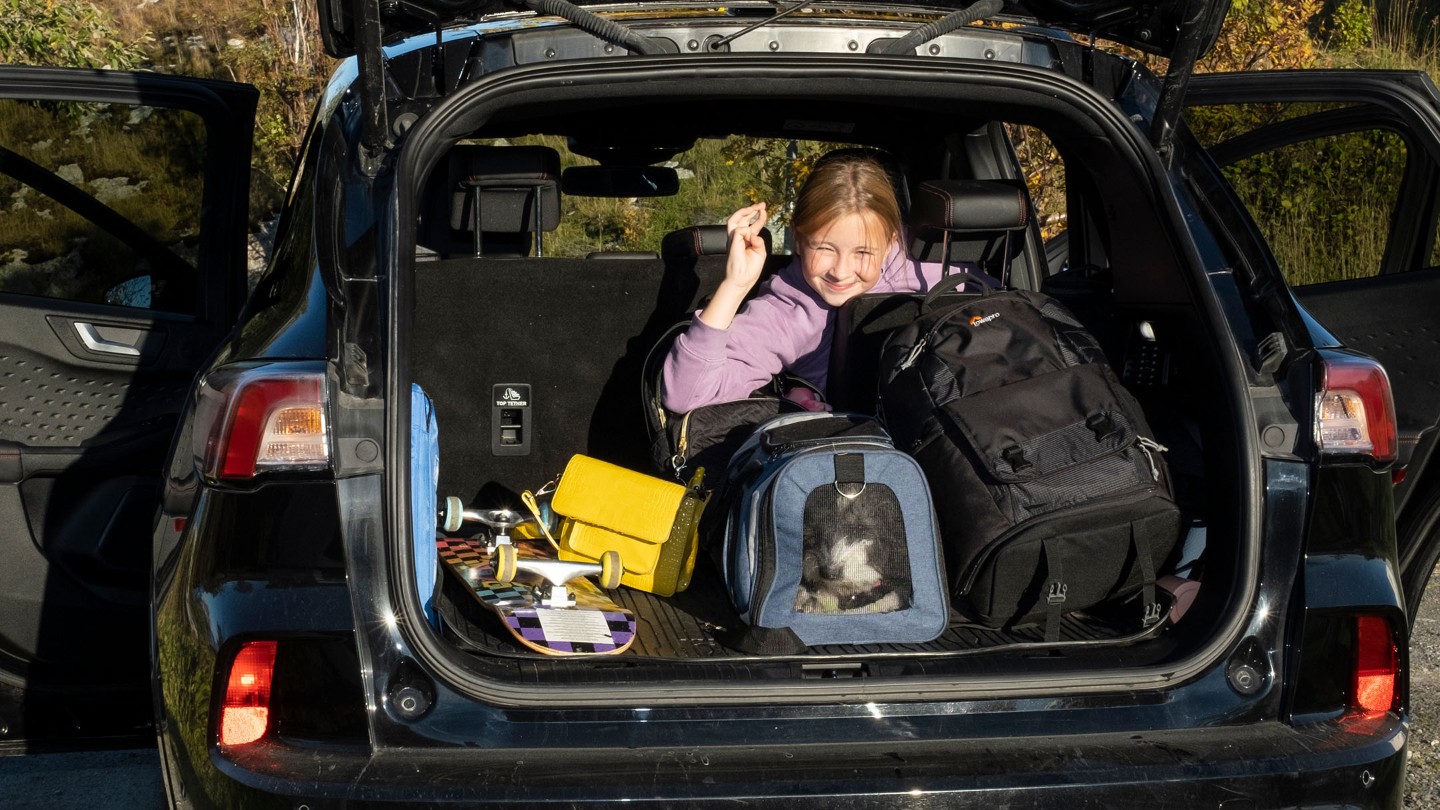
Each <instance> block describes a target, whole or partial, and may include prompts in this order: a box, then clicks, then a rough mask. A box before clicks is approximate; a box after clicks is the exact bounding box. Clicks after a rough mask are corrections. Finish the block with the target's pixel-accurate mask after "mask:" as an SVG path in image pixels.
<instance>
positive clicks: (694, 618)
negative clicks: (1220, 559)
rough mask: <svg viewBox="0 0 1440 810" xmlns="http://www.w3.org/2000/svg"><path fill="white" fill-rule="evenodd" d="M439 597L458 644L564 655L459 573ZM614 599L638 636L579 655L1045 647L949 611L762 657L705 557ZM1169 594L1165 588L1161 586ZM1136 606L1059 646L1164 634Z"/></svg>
mask: <svg viewBox="0 0 1440 810" xmlns="http://www.w3.org/2000/svg"><path fill="white" fill-rule="evenodd" d="M442 581H443V586H442V591H441V594H440V596H439V597H438V598H437V599H436V602H437V606H438V608H439V612H440V616H441V621H442V624H443V626H444V629H445V632H446V634H447V636H449V637H450V638H451V639H452V640H453V641H454V642H455V643H456V644H457V645H458V646H459V647H461V648H462V649H467V650H470V651H472V652H477V653H484V654H488V655H495V656H502V657H506V658H518V659H530V660H542V661H547V662H559V661H561V660H565V659H557V658H554V657H552V656H548V655H544V654H541V653H536V652H532V651H530V650H528V649H526V648H524V647H522V646H520V645H519V644H518V643H516V642H515V641H514V640H513V638H512V637H511V636H510V634H509V632H508V631H506V630H505V628H504V627H503V626H501V624H500V620H499V618H498V617H497V616H496V615H495V614H494V613H493V612H491V611H490V610H488V609H486V608H484V607H482V606H481V605H480V604H479V603H478V602H476V600H475V599H474V598H473V596H472V595H471V594H470V593H469V592H468V591H467V589H466V588H465V586H464V585H462V584H461V583H460V582H459V580H457V579H456V578H455V577H454V576H452V575H449V574H447V575H446V576H444V577H443V580H442ZM613 597H614V599H615V602H616V603H617V604H619V605H621V606H622V607H625V608H628V609H630V610H631V611H633V612H634V613H635V617H636V631H637V632H636V639H635V643H634V644H633V645H632V646H631V648H630V649H629V650H627V651H625V652H624V653H621V654H620V655H618V656H579V657H581V658H589V659H591V660H594V659H609V660H612V661H614V660H621V659H636V658H644V659H653V660H677V659H679V660H687V661H694V660H705V661H714V662H717V663H718V662H721V661H737V660H746V661H777V660H785V659H796V660H807V659H813V658H816V657H827V658H834V657H852V656H853V657H863V658H866V659H874V658H886V657H901V656H903V657H918V658H927V657H935V656H944V657H949V656H953V655H956V654H961V653H978V652H993V651H995V650H996V649H998V648H1002V647H1029V646H1037V647H1038V646H1046V645H1045V644H1044V637H1045V628H1044V626H1043V625H1038V624H1035V625H1028V626H1023V627H1014V628H1005V629H1000V630H995V629H990V628H987V627H981V626H979V625H976V624H971V623H968V622H966V621H965V620H964V619H963V617H961V616H959V615H958V614H956V613H955V612H954V611H952V612H951V622H950V626H949V627H948V628H947V629H946V631H945V632H944V633H943V634H942V635H941V636H940V638H938V639H936V640H934V641H931V642H929V643H926V644H881V645H869V646H846V645H828V646H818V647H811V648H809V649H808V650H806V652H805V653H804V654H802V655H799V656H790V655H787V656H760V655H754V654H751V653H745V652H741V651H738V650H734V649H731V648H729V647H726V646H725V645H724V644H723V643H722V642H721V641H720V639H721V638H724V637H725V633H726V631H733V630H736V629H739V628H741V627H742V626H743V625H742V623H741V621H740V618H739V616H738V615H737V614H736V612H735V609H734V608H733V607H732V606H731V603H730V598H729V596H728V595H727V594H726V593H725V589H724V586H723V584H722V582H721V580H720V578H719V576H718V574H716V573H715V570H714V568H713V567H712V566H711V565H709V564H708V563H707V562H706V561H705V560H704V559H703V558H702V560H701V562H700V564H699V567H698V568H697V570H696V571H695V576H694V579H693V580H692V582H691V584H690V587H689V589H687V590H685V591H684V592H682V593H678V594H676V595H674V596H671V597H660V596H655V595H654V594H650V593H645V592H643V591H637V590H634V589H632V588H620V589H619V590H617V591H616V592H615V593H614V594H613ZM1162 598H1163V593H1162ZM1138 610H1139V609H1138V608H1135V609H1134V610H1117V611H1115V614H1116V615H1114V616H1109V615H1105V616H1102V615H1091V614H1086V613H1072V614H1069V615H1067V616H1065V617H1064V618H1063V619H1062V621H1061V627H1060V639H1061V641H1060V644H1061V645H1075V644H1081V645H1091V644H1094V643H1096V642H1130V641H1136V640H1139V639H1141V638H1146V637H1149V636H1151V635H1154V634H1156V633H1158V632H1159V631H1160V630H1161V629H1162V628H1163V627H1165V623H1163V622H1162V623H1160V624H1158V625H1155V626H1153V627H1151V628H1148V629H1143V630H1141V629H1138V624H1139V623H1138V621H1137V620H1136V616H1137V614H1138Z"/></svg>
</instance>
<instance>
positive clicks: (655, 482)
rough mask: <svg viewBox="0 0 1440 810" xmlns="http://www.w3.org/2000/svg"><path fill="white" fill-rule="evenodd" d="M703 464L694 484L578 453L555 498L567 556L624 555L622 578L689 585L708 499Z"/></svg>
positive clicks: (639, 584)
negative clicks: (704, 488) (705, 490)
mask: <svg viewBox="0 0 1440 810" xmlns="http://www.w3.org/2000/svg"><path fill="white" fill-rule="evenodd" d="M704 474H705V473H704V470H697V471H696V473H695V476H694V477H693V478H692V479H690V483H689V485H688V486H682V485H680V484H677V483H673V482H670V481H666V480H664V479H661V478H655V477H653V476H649V475H645V474H643V473H638V472H635V471H634V470H629V469H626V468H624V467H618V466H616V465H614V464H610V463H608V462H604V461H600V460H599V459H594V458H590V457H589V456H580V455H577V456H573V457H571V459H570V462H569V463H568V464H566V465H565V472H564V473H563V474H562V475H561V476H560V484H559V487H558V488H557V489H556V490H555V496H554V499H553V500H552V501H551V502H550V505H551V508H552V509H554V510H555V513H556V514H558V515H561V516H562V518H563V519H562V520H561V521H560V559H562V560H577V561H584V562H597V561H598V560H599V559H600V555H601V554H604V553H605V552H606V551H612V550H613V551H616V552H619V554H620V564H621V566H622V567H623V568H624V573H622V574H621V575H620V584H622V585H628V586H630V587H632V588H637V589H639V590H642V591H649V592H650V593H653V594H657V595H659V596H670V595H672V594H675V593H678V592H680V591H683V590H685V588H687V587H688V586H689V585H690V574H691V573H692V572H693V571H694V570H695V554H696V546H697V542H698V537H699V526H700V513H701V511H702V510H703V509H704V508H705V503H706V501H707V500H708V498H709V495H708V493H705V492H703V491H702V490H701V482H702V481H703V480H704Z"/></svg>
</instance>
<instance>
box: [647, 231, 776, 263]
mask: <svg viewBox="0 0 1440 810" xmlns="http://www.w3.org/2000/svg"><path fill="white" fill-rule="evenodd" d="M760 238H761V239H762V240H764V242H765V252H766V253H769V252H770V230H769V229H768V228H767V229H765V230H762V231H760ZM729 249H730V240H729V239H728V238H727V235H726V233H725V226H724V225H692V226H690V227H688V228H681V229H680V230H678V231H671V232H670V233H667V234H665V238H664V239H662V240H660V255H661V256H662V257H664V258H666V259H695V258H699V257H701V256H724V255H725V254H726V253H727V252H729Z"/></svg>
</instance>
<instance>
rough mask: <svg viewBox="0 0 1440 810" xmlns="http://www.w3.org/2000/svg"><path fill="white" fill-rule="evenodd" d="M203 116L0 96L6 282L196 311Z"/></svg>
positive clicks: (38, 292)
mask: <svg viewBox="0 0 1440 810" xmlns="http://www.w3.org/2000/svg"><path fill="white" fill-rule="evenodd" d="M204 144H205V136H204V125H203V122H202V121H201V119H200V118H199V117H198V116H195V115H193V114H191V113H186V112H181V111H176V110H165V109H160V108H155V107H145V106H129V105H123V104H78V103H49V102H29V101H16V100H11V99H0V292H3V293H18V294H22V295H35V296H44V297H47V298H56V299H64V300H68V301H76V302H84V303H90V304H110V305H114V306H121V307H131V308H142V309H157V310H164V311H169V312H181V313H191V312H193V311H194V308H195V300H196V299H195V294H194V293H195V273H196V270H195V247H196V245H195V241H196V239H197V238H198V236H199V216H200V210H201V202H202V195H203V176H204V156H205V150H204Z"/></svg>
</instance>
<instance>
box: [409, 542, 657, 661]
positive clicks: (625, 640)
mask: <svg viewBox="0 0 1440 810" xmlns="http://www.w3.org/2000/svg"><path fill="white" fill-rule="evenodd" d="M512 542H513V543H514V545H515V550H516V552H517V556H518V557H519V559H520V561H521V567H520V570H519V571H517V572H516V574H515V578H514V579H513V580H512V581H510V582H500V581H498V580H497V578H496V576H495V567H494V564H493V563H492V561H491V559H490V556H491V555H489V554H487V553H486V550H485V539H484V538H483V537H476V538H464V537H447V536H441V537H439V538H438V539H437V540H436V548H437V551H438V552H439V556H440V560H441V561H442V562H444V563H445V567H446V568H448V569H449V570H450V572H451V573H452V574H454V575H455V576H457V577H459V578H460V581H461V582H463V583H464V584H465V585H466V587H467V588H468V589H469V590H470V592H471V593H472V594H474V595H475V599H476V600H477V601H479V602H480V604H482V605H484V606H485V607H486V608H488V609H490V610H492V611H494V612H495V613H496V614H497V615H498V616H499V617H500V619H501V622H502V623H503V624H504V625H505V629H506V630H509V631H510V634H511V635H512V636H514V637H515V640H516V641H518V642H520V643H521V644H522V645H524V646H525V647H527V648H529V649H531V650H534V651H535V652H539V653H544V654H546V655H616V654H618V653H622V652H624V651H625V650H627V649H629V648H630V645H631V644H632V643H633V642H634V641H635V614H633V613H631V612H630V611H628V610H626V609H624V608H622V607H620V606H618V605H616V604H615V603H614V602H613V601H611V600H610V597H608V596H606V594H605V592H604V591H603V590H601V588H600V586H598V585H596V584H595V583H594V582H592V581H591V580H590V579H589V578H588V577H585V576H577V577H575V578H573V579H571V580H569V581H568V582H566V583H565V588H566V589H567V590H568V591H569V592H570V594H571V595H572V596H573V597H574V600H575V601H574V604H573V605H569V606H551V605H547V604H545V602H544V600H543V598H542V594H543V592H544V586H545V585H546V584H547V583H546V581H545V578H544V577H542V576H540V575H538V574H535V573H532V572H530V571H526V570H524V565H523V564H524V561H525V560H553V559H554V554H553V551H552V549H551V548H550V546H549V544H548V543H546V542H545V541H544V540H536V539H531V538H523V537H517V538H513V539H512Z"/></svg>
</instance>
